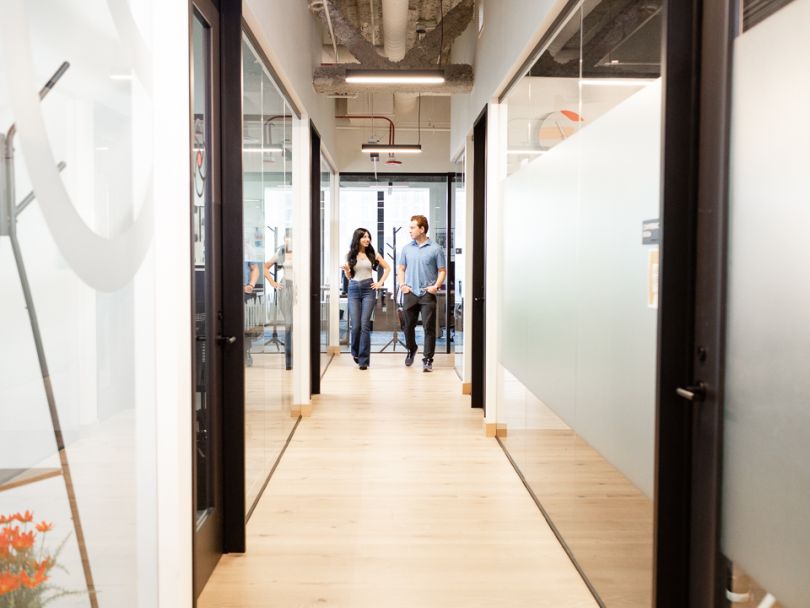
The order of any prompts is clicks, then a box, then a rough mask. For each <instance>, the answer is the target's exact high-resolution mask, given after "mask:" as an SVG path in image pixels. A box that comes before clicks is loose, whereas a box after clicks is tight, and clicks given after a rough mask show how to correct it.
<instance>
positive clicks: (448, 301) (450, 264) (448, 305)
mask: <svg viewBox="0 0 810 608" xmlns="http://www.w3.org/2000/svg"><path fill="white" fill-rule="evenodd" d="M454 183H455V175H454V174H453V173H448V174H447V221H446V223H445V225H446V230H447V276H446V277H445V279H444V284H445V285H446V287H445V291H446V292H447V296H445V298H444V331H446V332H447V339H446V340H445V341H444V342H445V349H446V350H445V352H446V353H447V354H450V353H452V352H453V350H452V348H451V344H450V323H451V322H453V330H454V331H455V320H454V319H451V317H450V312H451V311H452V310H453V306H454V302H455V285H454V282H455V280H456V262H455V249H454V248H455V239H454V238H453V237H454V233H453V228H454V226H453V209H454V202H455V201H453V184H454ZM451 285H453V289H450V286H451ZM454 344H455V343H454ZM453 367H455V365H454V366H453Z"/></svg>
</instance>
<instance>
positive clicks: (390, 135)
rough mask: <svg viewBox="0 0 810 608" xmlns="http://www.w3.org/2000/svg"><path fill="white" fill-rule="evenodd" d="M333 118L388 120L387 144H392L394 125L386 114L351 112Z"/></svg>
mask: <svg viewBox="0 0 810 608" xmlns="http://www.w3.org/2000/svg"><path fill="white" fill-rule="evenodd" d="M335 118H370V119H371V120H387V121H388V145H389V146H393V145H394V135H395V132H396V127H395V126H394V121H393V120H391V119H390V118H388V117H387V116H379V115H377V114H352V115H351V116H335Z"/></svg>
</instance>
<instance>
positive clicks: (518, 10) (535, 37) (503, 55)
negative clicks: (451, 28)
mask: <svg viewBox="0 0 810 608" xmlns="http://www.w3.org/2000/svg"><path fill="white" fill-rule="evenodd" d="M481 1H482V0H479V2H481ZM483 3H484V29H483V30H482V31H481V33H480V34H478V13H477V7H476V14H475V16H474V17H473V20H472V22H471V24H470V27H469V28H467V31H466V32H464V34H462V35H461V36H459V38H458V39H457V40H456V43H455V45H454V46H453V53H452V61H453V63H471V64H472V65H473V67H474V68H475V83H474V85H473V90H472V92H471V93H470V94H469V95H454V96H453V99H452V102H451V103H452V127H451V135H450V150H451V153H452V155H455V154H456V153H458V152H459V151H460V150H461V149H462V148H463V146H464V138H465V137H466V135H467V133H468V132H469V131H470V130H471V129H472V127H473V124H474V122H475V119H476V118H477V117H478V115H479V113H480V112H481V110H483V109H484V106H485V105H486V103H487V102H488V101H489V100H490V99H491V98H492V97H493V96H497V95H498V94H499V93H500V92H501V89H503V88H504V87H505V86H506V84H507V83H508V82H509V79H510V78H511V76H512V73H513V72H514V70H515V69H517V68H518V67H519V66H520V64H521V63H522V62H523V61H525V59H526V58H527V57H528V56H529V54H530V53H531V51H532V50H533V48H534V47H535V45H536V44H537V42H538V41H539V39H540V37H541V36H542V34H543V33H544V32H545V30H546V29H547V28H548V27H549V25H550V23H551V22H552V21H553V19H554V17H555V16H556V14H557V13H559V11H560V9H561V8H562V5H563V4H564V2H563V1H562V0H557V1H556V2H555V1H554V0H509V1H508V2H505V1H504V0H483Z"/></svg>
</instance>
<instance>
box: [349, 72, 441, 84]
mask: <svg viewBox="0 0 810 608" xmlns="http://www.w3.org/2000/svg"><path fill="white" fill-rule="evenodd" d="M346 82H348V83H351V84H444V82H445V78H444V72H443V71H441V70H346Z"/></svg>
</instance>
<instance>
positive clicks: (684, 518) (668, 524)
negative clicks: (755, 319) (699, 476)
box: [653, 2, 700, 608]
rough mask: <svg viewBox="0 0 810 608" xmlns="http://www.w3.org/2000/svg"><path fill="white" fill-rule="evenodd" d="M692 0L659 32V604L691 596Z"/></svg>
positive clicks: (676, 6) (695, 22)
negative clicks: (687, 398) (683, 394)
mask: <svg viewBox="0 0 810 608" xmlns="http://www.w3.org/2000/svg"><path fill="white" fill-rule="evenodd" d="M699 23H700V17H699V14H698V9H697V7H696V6H695V3H694V2H688V3H687V2H683V3H676V2H669V3H667V7H666V9H665V17H664V24H665V25H664V32H663V34H664V35H663V36H662V74H663V77H662V78H663V86H662V95H663V105H664V107H663V116H664V124H663V134H662V136H663V142H662V143H663V159H662V163H663V167H662V176H661V220H662V225H663V227H664V229H663V230H662V235H661V258H660V280H661V283H660V299H659V309H658V369H657V383H656V384H657V390H658V394H657V398H656V431H655V432H656V442H655V443H656V462H655V470H656V478H655V528H654V530H655V541H654V542H655V545H654V546H655V548H654V577H655V579H654V581H653V597H654V604H655V606H656V607H657V608H670V607H671V608H683V607H684V606H688V605H689V604H688V597H689V586H688V580H689V548H690V543H689V535H690V522H691V518H690V508H691V485H690V484H691V453H690V450H691V424H692V412H691V408H690V406H689V405H688V404H687V403H685V402H684V401H683V399H681V398H680V397H678V396H677V394H676V392H675V391H676V389H677V388H678V387H679V386H686V385H687V384H689V379H690V377H691V372H692V352H693V343H692V328H693V318H694V287H693V283H694V268H695V255H696V251H695V236H694V233H695V223H696V219H697V206H696V199H697V163H698V158H697V141H698V124H699V122H698V118H699V117H698V115H697V112H696V110H695V108H696V107H697V99H698V95H699V91H698V75H699V67H700V66H699V64H698V55H697V52H698V45H699V35H698V31H699V29H698V28H699Z"/></svg>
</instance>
